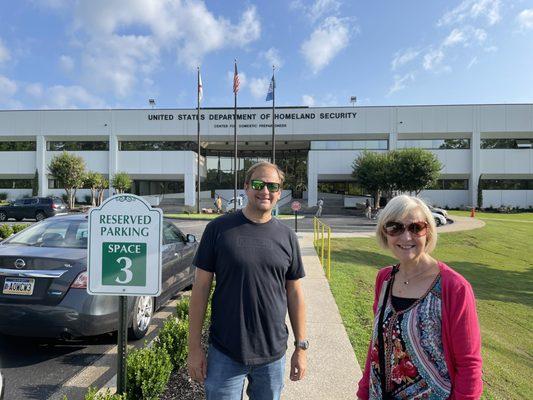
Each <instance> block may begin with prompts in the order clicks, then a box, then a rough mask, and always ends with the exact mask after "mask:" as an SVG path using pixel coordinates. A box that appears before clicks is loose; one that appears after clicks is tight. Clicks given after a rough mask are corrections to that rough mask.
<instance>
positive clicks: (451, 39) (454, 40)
mask: <svg viewBox="0 0 533 400" xmlns="http://www.w3.org/2000/svg"><path fill="white" fill-rule="evenodd" d="M465 40H466V38H465V35H464V33H463V31H462V30H461V29H458V28H455V29H454V30H453V31H451V32H450V34H449V35H448V37H447V38H446V39H444V42H443V43H442V45H443V46H444V47H450V46H455V45H456V44H458V43H463V42H464V41H465Z"/></svg>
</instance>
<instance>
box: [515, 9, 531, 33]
mask: <svg viewBox="0 0 533 400" xmlns="http://www.w3.org/2000/svg"><path fill="white" fill-rule="evenodd" d="M516 18H517V20H518V24H519V25H520V28H522V29H533V8H530V9H526V10H523V11H522V12H520V14H518V16H517V17H516Z"/></svg>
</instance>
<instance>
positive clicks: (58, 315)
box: [0, 215, 198, 339]
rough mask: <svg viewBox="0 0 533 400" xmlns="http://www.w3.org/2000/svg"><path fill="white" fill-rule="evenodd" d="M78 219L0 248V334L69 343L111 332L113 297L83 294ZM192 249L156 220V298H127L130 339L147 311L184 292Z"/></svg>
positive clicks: (83, 238) (83, 220) (83, 247)
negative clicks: (159, 235)
mask: <svg viewBox="0 0 533 400" xmlns="http://www.w3.org/2000/svg"><path fill="white" fill-rule="evenodd" d="M87 237H88V221H87V216H86V215H69V216H61V217H54V218H50V219H46V220H44V221H41V222H39V223H37V224H34V225H32V226H30V227H28V228H26V229H25V230H23V231H21V232H19V233H18V234H16V235H14V236H12V237H10V238H9V239H6V240H4V241H3V242H1V243H0V287H1V288H2V292H1V293H0V333H3V334H8V335H17V336H32V337H53V338H57V337H59V338H64V339H70V338H74V337H80V336H92V335H99V334H102V333H106V332H111V331H115V330H117V329H118V297H115V296H104V295H98V296H92V295H89V294H88V293H87ZM197 247H198V243H197V242H196V238H195V237H194V235H184V234H183V233H182V232H181V231H180V230H179V229H178V228H177V227H176V226H175V225H173V224H172V223H171V222H170V221H168V220H166V219H164V220H163V245H162V248H161V251H162V264H163V274H162V292H161V295H160V296H159V297H157V298H152V297H150V296H140V297H128V310H129V326H130V337H131V338H132V339H140V338H142V337H143V336H144V335H145V334H146V332H147V331H148V327H149V325H150V321H151V319H152V315H153V312H154V310H156V309H157V308H158V307H160V306H161V305H163V304H164V303H165V302H166V301H167V300H168V299H169V298H170V297H172V296H173V295H174V294H176V293H177V292H178V291H180V290H183V289H185V288H187V287H189V286H190V285H192V282H193V279H194V267H193V266H192V260H193V257H194V254H195V252H196V249H197Z"/></svg>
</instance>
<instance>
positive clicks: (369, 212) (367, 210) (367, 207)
mask: <svg viewBox="0 0 533 400" xmlns="http://www.w3.org/2000/svg"><path fill="white" fill-rule="evenodd" d="M365 216H366V218H367V219H372V206H371V205H370V200H369V199H366V203H365Z"/></svg>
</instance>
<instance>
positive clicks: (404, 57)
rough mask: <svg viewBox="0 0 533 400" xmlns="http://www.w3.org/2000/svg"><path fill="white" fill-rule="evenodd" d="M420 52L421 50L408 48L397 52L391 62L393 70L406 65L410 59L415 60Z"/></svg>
mask: <svg viewBox="0 0 533 400" xmlns="http://www.w3.org/2000/svg"><path fill="white" fill-rule="evenodd" d="M419 54H420V51H418V50H414V49H407V50H405V51H404V52H401V51H398V52H396V54H395V55H394V58H393V59H392V63H391V68H392V70H393V71H394V70H396V69H397V68H399V67H401V66H402V65H405V64H407V63H409V62H410V61H413V60H414V59H415V58H416V57H418V55H419Z"/></svg>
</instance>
